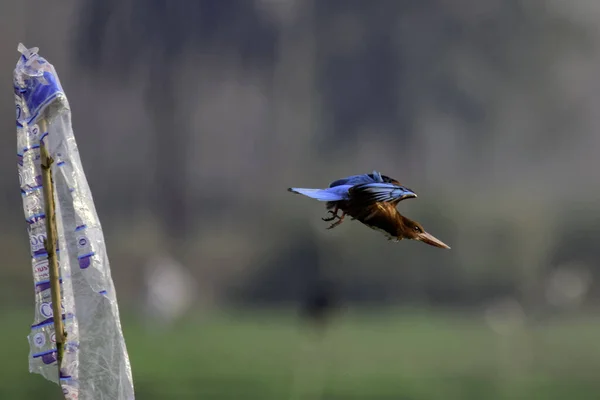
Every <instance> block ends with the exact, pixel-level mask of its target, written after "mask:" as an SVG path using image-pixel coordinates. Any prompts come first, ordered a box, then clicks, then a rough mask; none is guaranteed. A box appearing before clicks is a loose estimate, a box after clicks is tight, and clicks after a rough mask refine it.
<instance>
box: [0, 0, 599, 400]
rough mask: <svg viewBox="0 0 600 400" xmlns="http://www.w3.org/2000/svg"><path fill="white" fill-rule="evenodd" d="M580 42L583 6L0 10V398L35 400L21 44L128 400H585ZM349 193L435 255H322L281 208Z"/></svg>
mask: <svg viewBox="0 0 600 400" xmlns="http://www.w3.org/2000/svg"><path fill="white" fill-rule="evenodd" d="M599 21H600V3H595V2H592V1H575V2H565V1H559V0H550V1H543V0H520V1H519V0H503V1H501V0H452V1H450V0H373V1H365V0H177V1H176V0H145V1H142V0H80V1H74V0H66V1H61V2H57V3H56V4H55V5H54V6H52V7H49V4H48V3H47V2H42V1H39V0H21V1H18V2H10V1H8V0H0V50H1V53H0V71H1V74H2V76H3V79H1V80H0V93H1V94H0V125H1V126H2V129H1V130H2V132H4V134H2V135H0V151H1V152H2V156H1V157H0V171H2V172H1V173H0V187H2V192H3V193H4V196H1V197H0V221H2V222H1V223H0V239H1V240H0V251H1V254H2V274H1V276H2V280H1V281H0V304H1V305H0V310H1V312H2V318H3V322H2V334H1V337H2V339H3V340H2V342H3V343H5V344H6V343H11V344H14V346H12V345H11V346H9V347H10V349H9V351H10V354H11V356H10V357H9V356H6V357H7V359H8V358H10V363H6V362H5V363H2V364H3V365H4V367H0V370H1V371H2V374H3V376H4V377H5V378H6V379H3V380H2V382H1V383H0V397H1V398H7V399H8V398H14V399H17V398H19V399H30V398H31V399H33V398H39V396H40V395H41V396H44V398H51V397H48V396H50V395H49V393H54V390H53V389H54V388H53V387H52V385H51V384H50V383H48V382H46V381H44V380H43V379H42V378H41V377H39V376H34V375H29V374H28V372H27V341H26V338H25V337H26V335H27V333H28V324H29V323H30V320H31V318H33V309H32V306H33V291H32V290H31V285H32V273H31V267H30V264H29V258H28V241H27V234H26V225H25V223H24V221H23V215H22V205H21V198H20V196H19V190H18V180H17V173H16V165H15V149H16V140H15V136H16V133H15V125H14V118H15V117H14V100H13V94H12V87H11V84H12V79H11V78H12V70H13V69H14V66H15V64H16V61H17V59H18V53H17V51H16V48H17V44H18V43H19V42H23V43H24V44H25V45H26V46H27V47H34V46H37V47H39V48H40V54H41V55H42V56H43V57H45V58H47V59H48V60H49V61H50V62H51V63H52V64H54V66H55V67H56V69H57V71H58V74H59V77H60V79H61V82H62V85H63V87H64V89H65V91H66V93H67V96H68V99H69V102H70V104H71V108H72V118H73V124H74V130H75V136H76V138H77V141H78V145H79V149H80V152H81V157H82V162H83V166H84V168H85V173H86V175H87V178H88V181H89V183H90V186H91V189H92V192H93V194H94V200H95V204H96V207H97V210H98V213H99V216H100V219H101V221H102V224H103V229H104V233H105V238H106V242H107V247H108V253H109V257H110V260H111V266H112V274H113V279H114V281H115V285H116V288H117V294H118V298H119V305H120V308H121V311H122V321H123V329H124V332H125V338H126V340H127V343H128V346H129V352H130V356H131V361H132V367H133V374H134V381H135V382H134V383H135V385H136V391H137V398H139V399H142V400H143V399H167V398H182V399H183V398H190V399H196V398H203V399H287V398H290V399H300V398H302V399H304V398H315V399H316V398H319V399H350V398H353V399H398V400H400V399H406V400H409V399H410V400H413V399H444V400H447V399H484V398H485V399H490V400H493V399H559V398H560V399H563V398H565V397H568V398H577V399H597V398H598V397H599V396H600V394H598V393H599V391H600V383H599V382H598V381H597V377H596V375H595V371H597V369H598V368H599V367H600V348H599V347H598V345H597V341H598V338H599V337H600V319H599V318H598V316H597V314H596V311H597V310H598V307H597V303H598V300H599V295H600V285H598V283H597V277H598V275H599V274H600V265H599V264H598V261H597V260H598V259H599V257H600V246H599V245H598V243H599V242H600V214H599V211H600V186H599V185H598V182H599V177H598V168H599V167H600V161H599V160H598V153H599V151H600V135H599V134H598V132H597V129H598V128H599V127H600V113H598V112H597V109H598V107H599V106H600V90H599V89H600V80H598V79H597V75H598V71H599V70H600V31H599V30H598V28H597V25H598V22H599ZM373 169H376V170H378V171H381V172H382V173H384V174H386V175H390V176H392V177H394V178H397V179H398V180H400V181H401V182H402V183H403V184H406V185H407V186H408V187H410V188H412V189H414V190H415V191H416V192H417V193H418V194H419V198H418V199H417V200H410V201H406V202H402V203H401V204H400V206H399V209H400V211H401V212H403V213H405V214H406V215H407V216H409V217H410V218H413V219H416V220H418V221H420V222H421V223H422V224H423V225H424V226H425V228H426V229H427V230H428V231H430V232H431V233H433V234H434V235H435V236H437V237H439V238H440V239H441V240H443V241H444V242H446V243H448V244H449V245H451V246H452V250H449V251H444V250H440V249H436V248H433V247H429V246H426V245H424V244H422V243H416V242H406V241H403V242H400V243H392V242H388V241H387V240H385V237H383V235H381V234H380V233H378V232H374V231H371V230H369V229H367V228H366V227H364V226H361V225H360V224H359V223H357V222H346V223H345V224H343V225H341V226H340V227H338V228H336V229H334V230H332V231H327V230H325V227H326V226H327V223H326V222H322V221H321V220H320V217H323V216H325V209H324V206H323V204H322V203H318V202H316V201H314V200H310V199H308V198H303V197H300V196H294V195H292V194H290V193H288V192H286V188H287V187H289V186H297V187H325V186H327V185H328V184H329V182H331V181H333V180H335V179H338V178H340V177H344V176H347V175H352V174H360V173H367V172H371V171H372V170H373ZM319 307H321V308H327V309H326V310H320V311H319V310H318V309H319ZM307 322H316V323H317V325H318V326H317V325H315V324H307ZM5 328H6V329H5ZM312 329H318V333H317V334H316V335H313V334H312V333H311V332H310V330H312ZM313 333H314V332H313ZM165 343H169V345H167V346H164V344H165ZM6 354H7V353H6V352H5V355H6ZM52 398H54V397H52Z"/></svg>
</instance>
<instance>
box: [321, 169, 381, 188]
mask: <svg viewBox="0 0 600 400" xmlns="http://www.w3.org/2000/svg"><path fill="white" fill-rule="evenodd" d="M377 182H383V178H382V177H381V174H380V173H379V172H377V171H373V173H372V174H362V175H352V176H349V177H346V178H342V179H338V180H337V181H334V182H332V183H331V184H330V185H329V187H330V188H331V187H336V186H340V185H350V186H354V185H361V184H363V183H377Z"/></svg>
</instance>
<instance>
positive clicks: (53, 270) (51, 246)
mask: <svg viewBox="0 0 600 400" xmlns="http://www.w3.org/2000/svg"><path fill="white" fill-rule="evenodd" d="M38 126H39V128H40V133H41V134H44V133H47V131H48V123H47V121H46V120H45V119H40V120H39V122H38ZM44 139H46V140H47V139H48V136H46V137H45V138H44ZM44 139H43V140H41V141H40V155H41V167H42V185H43V187H44V208H45V214H46V240H45V242H44V246H45V247H46V252H48V269H49V272H50V293H51V295H52V315H53V317H54V331H55V336H56V360H57V363H58V376H59V379H60V372H61V368H62V360H63V356H64V352H65V342H66V337H67V334H66V332H65V328H64V325H63V320H62V307H61V291H60V272H59V269H58V257H57V255H56V244H57V242H58V238H57V236H58V234H57V230H56V211H55V210H56V207H55V204H54V182H53V179H52V170H51V166H52V164H53V163H54V160H53V159H52V157H50V153H49V151H48V148H47V147H46V144H45V143H44Z"/></svg>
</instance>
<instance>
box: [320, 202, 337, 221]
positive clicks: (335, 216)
mask: <svg viewBox="0 0 600 400" xmlns="http://www.w3.org/2000/svg"><path fill="white" fill-rule="evenodd" d="M338 209H339V208H338V206H335V210H334V211H331V210H329V211H327V212H328V213H329V214H331V217H329V218H321V219H322V220H323V221H326V222H329V221H333V220H334V219H336V218H339V216H338Z"/></svg>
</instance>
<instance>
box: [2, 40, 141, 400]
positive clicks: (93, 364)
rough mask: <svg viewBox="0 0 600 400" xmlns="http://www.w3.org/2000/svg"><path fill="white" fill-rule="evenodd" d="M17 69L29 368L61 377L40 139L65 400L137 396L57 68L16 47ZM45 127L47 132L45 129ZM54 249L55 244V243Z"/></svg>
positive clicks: (50, 377) (33, 52) (48, 376)
mask: <svg viewBox="0 0 600 400" xmlns="http://www.w3.org/2000/svg"><path fill="white" fill-rule="evenodd" d="M19 51H20V52H21V54H22V56H21V57H20V59H19V61H18V63H17V66H16V68H15V72H14V89H15V104H16V109H17V146H18V147H17V161H18V162H17V164H18V172H19V182H20V186H21V195H22V197H23V209H24V212H25V220H26V221H27V225H28V233H29V239H30V243H31V257H32V259H31V262H32V268H33V277H34V287H35V306H36V310H35V316H34V323H33V325H32V327H31V332H30V334H29V337H28V338H29V345H30V354H29V356H30V357H29V370H30V372H33V373H39V374H41V375H43V376H44V377H45V378H46V379H48V380H51V381H53V382H57V383H58V382H59V374H58V370H57V351H56V343H55V331H54V320H53V312H52V302H51V298H50V278H49V266H48V253H47V252H46V247H45V240H46V223H47V219H46V216H45V214H44V210H45V208H44V206H45V205H44V196H43V185H42V175H41V156H40V144H41V143H43V145H44V147H45V148H47V149H48V152H49V154H50V157H51V158H52V159H53V161H54V162H53V164H52V166H51V171H52V178H53V181H54V203H55V215H56V230H57V234H58V241H57V250H56V251H57V258H58V261H59V271H60V287H61V296H62V297H61V299H62V304H61V307H62V313H63V315H62V319H63V321H64V322H63V323H64V331H65V332H66V334H67V336H66V343H65V347H64V349H65V350H64V358H63V363H62V369H61V372H60V385H61V387H62V390H63V393H64V395H65V398H67V399H85V400H87V399H94V400H95V399H111V400H112V399H114V400H131V399H134V390H133V380H132V375H131V367H130V363H129V356H128V354H127V348H126V345H125V340H124V338H123V333H122V330H121V324H120V317H119V308H118V305H117V298H116V293H115V288H114V285H113V281H112V278H111V273H110V265H109V262H108V256H107V253H106V247H105V244H104V235H103V233H102V227H101V225H100V222H99V220H98V216H97V214H96V210H95V207H94V202H93V199H92V194H91V192H90V188H89V186H88V183H87V180H86V177H85V174H84V172H83V168H82V166H81V161H80V158H79V152H78V149H77V143H76V142H75V137H74V135H73V130H72V127H71V111H70V108H69V103H68V101H67V98H66V96H65V93H64V92H63V90H62V87H61V85H60V81H59V79H58V75H57V74H56V71H55V70H54V67H53V66H52V65H51V64H49V63H48V62H47V61H46V60H45V59H44V58H42V57H40V56H39V55H38V54H37V51H38V49H37V48H33V49H27V48H25V47H24V46H23V45H22V44H19ZM44 128H46V129H44ZM50 249H51V247H50Z"/></svg>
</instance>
